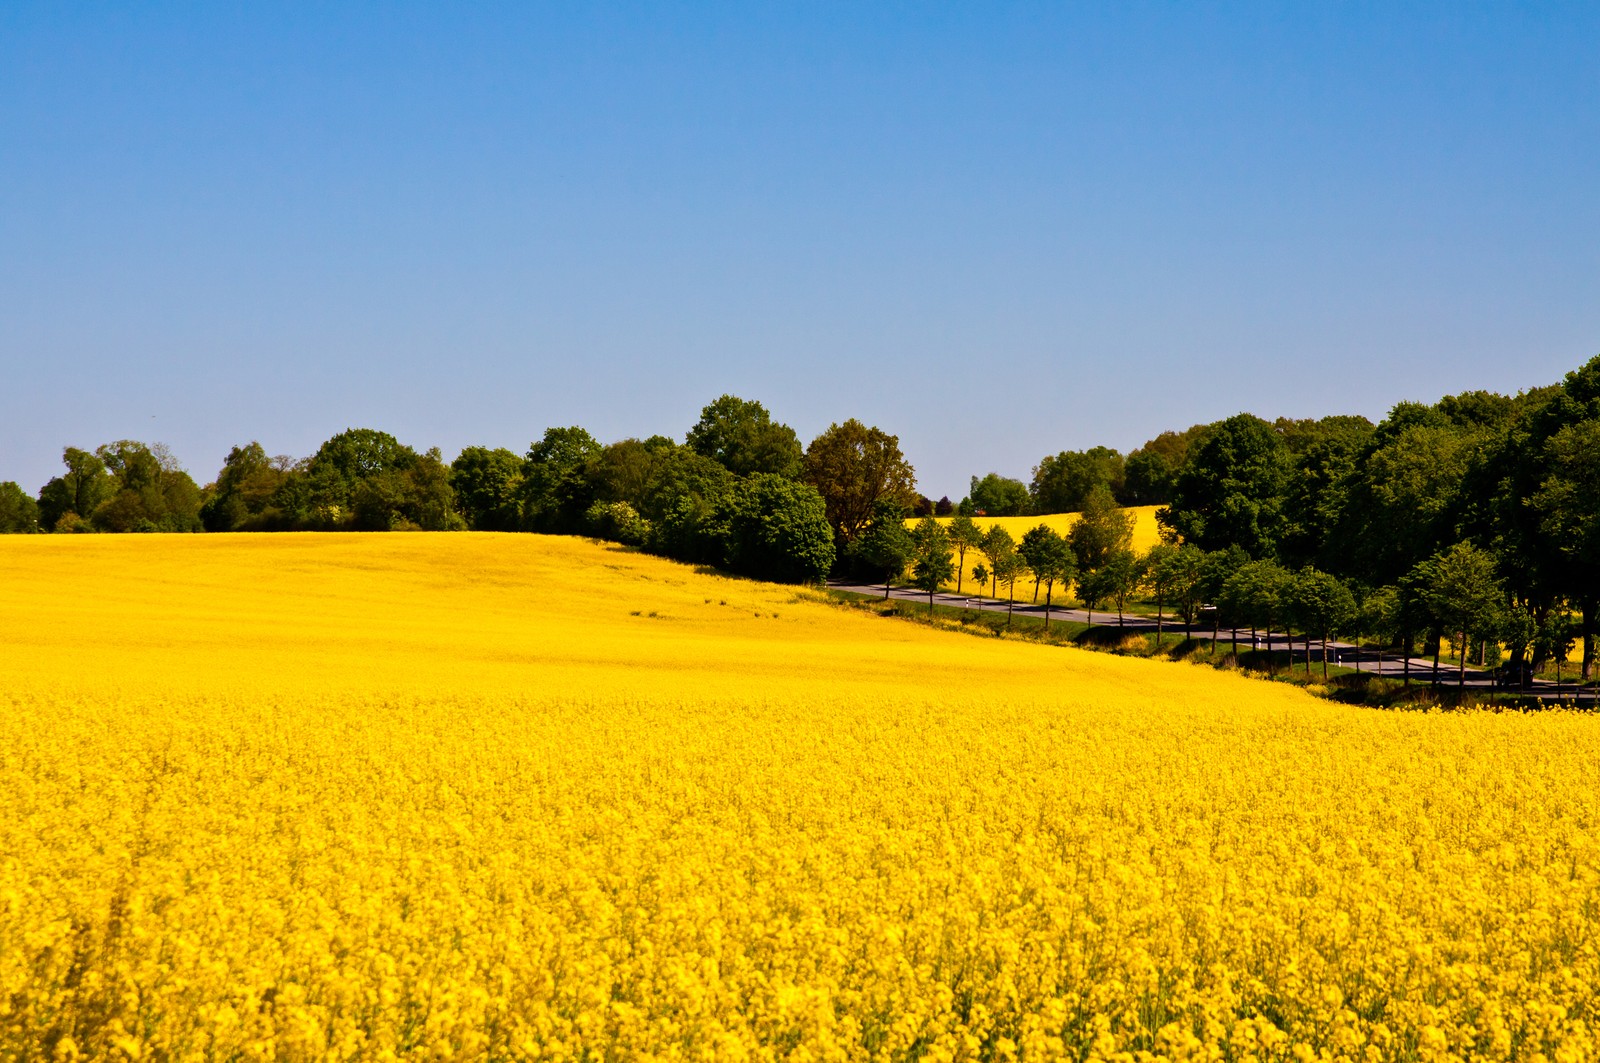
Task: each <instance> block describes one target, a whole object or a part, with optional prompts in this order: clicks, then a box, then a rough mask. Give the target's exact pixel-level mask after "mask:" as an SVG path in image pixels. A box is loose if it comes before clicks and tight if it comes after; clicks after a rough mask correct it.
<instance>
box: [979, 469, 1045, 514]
mask: <svg viewBox="0 0 1600 1063" xmlns="http://www.w3.org/2000/svg"><path fill="white" fill-rule="evenodd" d="M1031 501H1032V499H1030V498H1029V496H1028V485H1027V484H1025V483H1023V482H1022V481H1021V480H1012V479H1009V478H1007V477H1004V476H1001V475H1000V474H999V473H997V472H991V473H989V474H987V475H985V476H984V477H983V478H982V479H979V478H978V477H976V476H974V477H973V478H972V484H971V488H970V490H969V491H968V494H967V497H966V498H965V499H964V500H963V501H962V503H961V512H963V513H967V514H983V515H985V516H990V517H1020V516H1023V515H1024V514H1026V513H1027V512H1028V509H1029V505H1030V503H1031Z"/></svg>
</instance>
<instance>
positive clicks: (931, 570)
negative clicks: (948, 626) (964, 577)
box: [911, 516, 956, 615]
mask: <svg viewBox="0 0 1600 1063" xmlns="http://www.w3.org/2000/svg"><path fill="white" fill-rule="evenodd" d="M911 541H912V554H911V581H912V583H913V584H914V585H915V586H916V587H917V588H919V589H920V590H925V591H927V592H928V613H929V615H932V613H933V595H934V592H935V591H937V590H938V589H939V587H940V585H942V584H943V583H944V582H945V581H946V580H949V579H950V578H951V577H952V576H954V575H955V574H956V563H955V561H954V560H952V559H951V557H950V533H949V532H947V531H945V529H944V525H942V524H940V523H939V522H938V521H936V520H934V519H933V517H931V516H928V517H923V518H922V519H921V520H919V521H918V522H917V526H916V528H915V529H913V530H912V533H911Z"/></svg>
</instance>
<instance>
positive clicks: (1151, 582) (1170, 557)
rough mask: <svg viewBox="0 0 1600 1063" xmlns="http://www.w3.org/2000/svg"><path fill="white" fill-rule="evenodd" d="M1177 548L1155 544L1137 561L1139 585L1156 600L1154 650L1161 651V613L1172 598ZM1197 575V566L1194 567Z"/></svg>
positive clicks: (1162, 631) (1176, 573) (1176, 569)
mask: <svg viewBox="0 0 1600 1063" xmlns="http://www.w3.org/2000/svg"><path fill="white" fill-rule="evenodd" d="M1177 558H1178V548H1177V547H1176V546H1172V545H1170V544H1168V543H1157V544H1156V545H1155V546H1152V547H1151V548H1150V549H1149V550H1148V551H1146V552H1145V555H1144V557H1142V558H1140V559H1139V573H1140V584H1141V585H1142V586H1143V587H1144V588H1145V589H1146V590H1148V591H1149V592H1150V593H1151V594H1152V595H1153V596H1154V597H1155V600H1156V649H1157V650H1159V649H1161V639H1162V635H1163V634H1164V621H1165V619H1166V616H1165V613H1164V611H1163V609H1164V606H1165V603H1166V601H1167V599H1169V598H1170V597H1171V596H1172V591H1173V585H1174V581H1175V580H1176V579H1177V578H1178V577H1179V566H1178V564H1177ZM1196 573H1198V566H1196Z"/></svg>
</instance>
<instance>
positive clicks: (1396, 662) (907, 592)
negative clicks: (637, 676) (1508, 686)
mask: <svg viewBox="0 0 1600 1063" xmlns="http://www.w3.org/2000/svg"><path fill="white" fill-rule="evenodd" d="M828 586H829V588H831V589H833V590H836V591H846V592H848V593H851V594H862V595H871V596H872V597H876V598H882V597H883V596H884V593H883V592H884V587H883V584H881V583H878V584H869V583H853V582H849V581H845V580H829V581H828ZM889 597H891V598H895V599H899V600H901V601H908V602H918V603H921V604H923V605H926V604H927V602H928V594H927V592H926V591H919V590H917V589H915V588H913V587H893V588H890V590H889ZM933 602H934V604H935V605H943V606H949V607H951V608H955V609H971V610H973V611H982V612H994V613H1003V612H1005V611H1006V608H1007V604H1008V603H1007V602H1006V600H1005V599H1004V598H985V597H981V596H979V595H969V594H950V593H946V592H943V591H941V592H938V593H936V594H935V595H934V596H933ZM1015 613H1016V615H1017V616H1031V617H1035V618H1038V619H1043V618H1044V614H1045V607H1044V606H1043V605H1034V604H1032V603H1022V602H1018V603H1017V604H1016V606H1015ZM1091 617H1092V619H1091ZM1050 619H1051V620H1070V621H1072V622H1073V623H1077V624H1090V623H1093V624H1094V626H1096V627H1102V628H1115V627H1121V628H1124V629H1125V630H1127V631H1129V632H1130V633H1132V632H1154V631H1155V630H1156V626H1157V625H1156V621H1155V619H1154V618H1152V617H1145V616H1135V615H1133V614H1132V613H1128V614H1125V615H1124V616H1123V617H1122V619H1121V620H1120V621H1119V620H1118V618H1117V614H1116V613H1115V612H1109V613H1108V612H1105V611H1103V610H1098V609H1097V610H1095V611H1094V613H1093V614H1091V613H1090V612H1089V611H1088V610H1085V609H1063V608H1061V607H1060V606H1052V607H1051V609H1050ZM1162 627H1163V629H1164V630H1165V631H1168V632H1171V633H1173V634H1178V635H1190V634H1192V635H1194V636H1195V637H1197V638H1205V639H1209V638H1211V637H1212V629H1211V628H1210V627H1201V626H1196V627H1194V628H1186V627H1184V626H1183V625H1182V624H1175V623H1173V622H1172V621H1171V620H1168V621H1166V622H1165V623H1164V624H1163V625H1162ZM1217 638H1218V640H1219V641H1220V642H1224V643H1232V642H1233V640H1235V639H1237V640H1238V644H1239V648H1240V649H1260V650H1279V651H1282V650H1292V651H1293V652H1294V653H1296V654H1299V655H1301V656H1300V657H1299V658H1297V659H1298V660H1299V661H1300V662H1302V663H1301V666H1302V667H1303V666H1304V665H1303V662H1304V656H1303V655H1304V654H1305V640H1304V639H1301V638H1299V637H1298V636H1296V637H1295V639H1294V640H1293V643H1292V645H1291V642H1290V639H1289V638H1288V637H1287V636H1285V635H1284V634H1282V633H1281V632H1279V633H1276V634H1273V635H1270V636H1269V635H1267V634H1266V633H1265V632H1255V633H1252V632H1251V631H1250V629H1249V628H1240V629H1238V630H1234V629H1230V628H1223V629H1222V630H1221V631H1220V632H1218V633H1217ZM1311 653H1312V664H1311V667H1312V668H1313V670H1315V669H1317V668H1319V667H1321V660H1322V649H1321V643H1319V642H1317V641H1316V640H1313V641H1312V644H1311ZM1328 663H1329V664H1337V665H1340V666H1341V667H1344V668H1354V669H1356V670H1357V671H1362V672H1375V673H1377V674H1378V675H1382V676H1388V677H1394V678H1400V677H1401V676H1404V675H1405V674H1406V671H1407V663H1406V658H1405V657H1404V656H1403V655H1400V654H1393V653H1378V652H1376V651H1374V650H1372V649H1363V648H1361V647H1358V646H1356V645H1354V644H1352V643H1348V642H1336V641H1332V640H1330V641H1329V642H1328ZM1410 674H1411V680H1412V682H1415V683H1427V682H1430V681H1431V680H1432V679H1433V660H1432V659H1431V658H1427V657H1412V658H1411V659H1410ZM1458 679H1459V676H1458V674H1457V670H1456V668H1454V667H1453V666H1449V665H1444V664H1441V665H1440V668H1439V683H1440V685H1441V686H1455V685H1456V684H1457V682H1458ZM1463 685H1464V686H1467V687H1470V688H1472V689H1474V690H1479V691H1484V692H1487V691H1490V690H1493V689H1495V688H1494V677H1493V676H1492V675H1491V674H1490V673H1488V672H1485V671H1480V670H1479V669H1476V668H1468V669H1467V670H1466V680H1465V683H1464V684H1463ZM1527 693H1528V694H1530V695H1532V696H1534V697H1539V698H1544V699H1547V700H1555V699H1556V698H1557V697H1558V695H1559V697H1561V698H1562V699H1565V700H1568V701H1570V700H1573V699H1574V698H1578V699H1579V700H1583V701H1585V702H1591V701H1593V700H1594V699H1595V696H1596V695H1595V693H1594V692H1592V691H1588V692H1584V693H1581V694H1578V693H1575V692H1574V690H1573V688H1572V686H1571V685H1569V684H1563V686H1562V687H1561V689H1560V690H1559V691H1557V689H1556V684H1555V683H1554V682H1553V681H1551V680H1548V679H1539V680H1535V681H1534V682H1533V683H1531V684H1530V685H1529V688H1528V691H1527Z"/></svg>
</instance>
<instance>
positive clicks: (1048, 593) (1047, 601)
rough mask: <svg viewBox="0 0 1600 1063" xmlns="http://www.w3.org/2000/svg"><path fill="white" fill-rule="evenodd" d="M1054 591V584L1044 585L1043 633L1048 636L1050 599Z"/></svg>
mask: <svg viewBox="0 0 1600 1063" xmlns="http://www.w3.org/2000/svg"><path fill="white" fill-rule="evenodd" d="M1055 589H1056V586H1055V583H1054V582H1050V583H1046V584H1045V585H1044V633H1045V634H1046V635H1048V634H1050V597H1051V595H1053V594H1054V593H1055Z"/></svg>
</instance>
